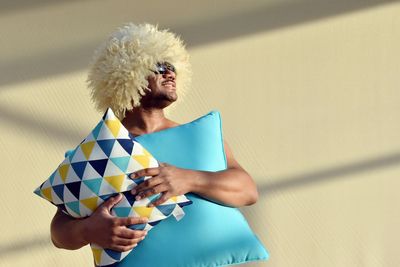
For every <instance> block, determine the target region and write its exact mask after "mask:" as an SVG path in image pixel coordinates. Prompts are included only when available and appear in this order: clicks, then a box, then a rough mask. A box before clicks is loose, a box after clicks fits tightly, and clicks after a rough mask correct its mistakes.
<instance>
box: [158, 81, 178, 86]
mask: <svg viewBox="0 0 400 267" xmlns="http://www.w3.org/2000/svg"><path fill="white" fill-rule="evenodd" d="M161 85H169V86H173V87H175V82H173V81H165V82H162V83H161Z"/></svg>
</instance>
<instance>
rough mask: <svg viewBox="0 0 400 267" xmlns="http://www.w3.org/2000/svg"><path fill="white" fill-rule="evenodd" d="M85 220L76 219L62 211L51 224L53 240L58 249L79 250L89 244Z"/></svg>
mask: <svg viewBox="0 0 400 267" xmlns="http://www.w3.org/2000/svg"><path fill="white" fill-rule="evenodd" d="M84 220H85V219H74V218H70V217H68V216H67V215H64V214H62V213H61V212H60V211H58V212H57V214H56V216H54V218H53V221H52V222H51V240H52V241H53V244H54V245H55V246H56V247H58V248H64V249H70V250H74V249H79V248H81V247H83V246H85V245H87V244H88V242H87V241H86V240H85V238H84V236H85V221H84Z"/></svg>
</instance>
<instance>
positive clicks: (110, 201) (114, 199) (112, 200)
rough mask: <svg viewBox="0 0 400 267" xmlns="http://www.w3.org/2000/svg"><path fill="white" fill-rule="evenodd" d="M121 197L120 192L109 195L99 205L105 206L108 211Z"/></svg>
mask: <svg viewBox="0 0 400 267" xmlns="http://www.w3.org/2000/svg"><path fill="white" fill-rule="evenodd" d="M121 199H122V194H118V195H116V196H114V197H110V198H109V199H107V201H106V202H104V203H103V204H101V206H100V207H102V208H106V209H107V210H108V211H109V212H110V211H111V209H112V207H114V206H115V205H116V204H117V203H118V202H119V201H120V200H121Z"/></svg>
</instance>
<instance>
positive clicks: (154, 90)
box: [140, 69, 178, 108]
mask: <svg viewBox="0 0 400 267" xmlns="http://www.w3.org/2000/svg"><path fill="white" fill-rule="evenodd" d="M160 72H161V73H159V72H157V73H155V74H154V75H151V76H149V77H148V78H147V81H148V82H149V85H148V87H149V89H150V91H147V92H146V94H145V95H144V96H143V97H142V99H141V101H140V102H141V105H142V106H149V107H158V108H165V107H167V106H169V105H170V104H172V103H173V102H175V101H176V100H177V99H178V95H177V93H176V83H175V78H176V74H175V72H173V71H172V70H171V69H164V70H163V71H160Z"/></svg>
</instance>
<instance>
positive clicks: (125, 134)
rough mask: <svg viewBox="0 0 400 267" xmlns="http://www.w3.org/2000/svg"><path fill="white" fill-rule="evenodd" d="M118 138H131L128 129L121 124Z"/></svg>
mask: <svg viewBox="0 0 400 267" xmlns="http://www.w3.org/2000/svg"><path fill="white" fill-rule="evenodd" d="M117 138H118V139H130V137H129V132H128V130H127V129H126V128H125V127H124V126H123V125H122V124H121V127H120V128H119V132H118V135H117Z"/></svg>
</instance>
